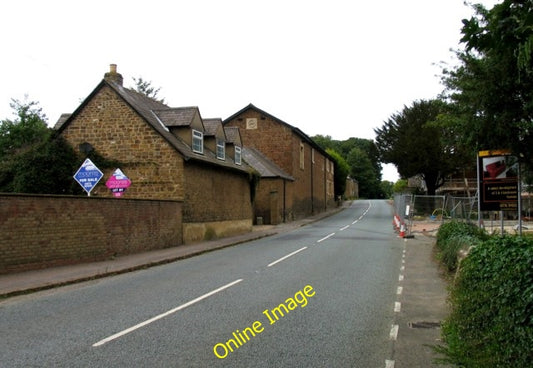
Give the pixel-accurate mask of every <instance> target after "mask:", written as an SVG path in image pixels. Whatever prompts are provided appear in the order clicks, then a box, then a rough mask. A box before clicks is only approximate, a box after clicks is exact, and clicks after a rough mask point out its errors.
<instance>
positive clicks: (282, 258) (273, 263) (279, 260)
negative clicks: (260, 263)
mask: <svg viewBox="0 0 533 368" xmlns="http://www.w3.org/2000/svg"><path fill="white" fill-rule="evenodd" d="M304 249H307V247H303V248H300V249H298V250H295V251H294V252H292V253H290V254H287V255H286V256H285V257H281V258H280V259H278V260H276V261H274V262H272V263H270V264H268V265H267V267H272V266H274V265H275V264H276V263H279V262H281V261H283V260H285V259H287V258H289V257H291V256H293V255H295V254H296V253H298V252H301V251H302V250H304Z"/></svg>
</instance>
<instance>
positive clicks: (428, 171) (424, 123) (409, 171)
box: [374, 100, 456, 195]
mask: <svg viewBox="0 0 533 368" xmlns="http://www.w3.org/2000/svg"><path fill="white" fill-rule="evenodd" d="M443 113H446V105H445V104H444V103H443V102H442V101H440V100H429V101H424V100H421V101H416V102H414V103H413V105H412V106H410V107H407V106H406V107H404V109H403V111H402V112H400V113H396V114H393V115H392V116H391V117H390V118H389V119H388V120H387V121H386V122H385V123H384V124H383V126H382V127H381V128H377V129H374V131H375V132H376V146H377V148H378V150H379V153H380V155H381V159H382V161H383V162H386V163H392V164H394V165H396V168H397V169H398V173H399V174H400V176H402V177H404V178H409V177H412V176H416V175H420V176H421V177H422V178H423V179H424V180H425V183H426V187H427V192H428V194H430V195H434V194H435V191H436V189H437V188H439V187H440V186H441V185H442V184H444V181H445V178H446V176H448V175H449V174H451V173H453V172H454V171H455V170H456V167H455V166H456V163H455V161H454V147H451V146H448V145H445V144H443V140H442V137H443V136H444V129H443V128H442V127H440V126H438V125H436V124H435V123H434V122H435V121H436V120H437V117H438V116H439V114H443Z"/></svg>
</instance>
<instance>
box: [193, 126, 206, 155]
mask: <svg viewBox="0 0 533 368" xmlns="http://www.w3.org/2000/svg"><path fill="white" fill-rule="evenodd" d="M192 150H193V152H196V153H204V134H203V133H202V132H199V131H197V130H194V129H193V131H192Z"/></svg>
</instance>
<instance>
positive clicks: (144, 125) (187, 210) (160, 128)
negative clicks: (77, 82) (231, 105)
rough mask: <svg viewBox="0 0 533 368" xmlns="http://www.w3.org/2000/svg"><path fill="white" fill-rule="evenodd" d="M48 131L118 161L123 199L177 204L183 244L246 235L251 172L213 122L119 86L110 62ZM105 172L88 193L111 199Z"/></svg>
mask: <svg viewBox="0 0 533 368" xmlns="http://www.w3.org/2000/svg"><path fill="white" fill-rule="evenodd" d="M56 129H57V130H58V132H59V134H61V135H62V136H63V137H64V138H65V139H66V140H67V141H68V142H69V143H70V144H71V145H72V146H73V147H74V148H81V149H83V150H85V151H86V150H87V149H89V150H95V151H96V152H98V153H99V154H100V155H102V156H103V157H105V158H109V159H112V160H116V161H118V162H120V163H121V167H120V169H121V170H122V171H123V172H124V173H125V174H126V175H127V176H128V177H129V179H130V180H131V181H132V185H131V186H130V187H129V188H128V189H127V192H126V194H125V196H126V197H127V198H130V199H131V198H139V199H154V200H157V199H164V200H177V201H182V202H183V205H182V208H183V214H182V218H183V224H182V234H183V242H184V243H190V242H194V241H198V240H202V239H206V238H211V237H222V236H229V235H234V234H238V233H243V232H247V231H250V230H251V227H252V217H253V214H252V198H251V195H252V188H251V185H250V183H251V180H250V178H251V172H252V168H251V167H250V166H248V165H247V164H246V163H245V162H244V161H243V160H242V158H241V154H242V146H241V143H240V139H239V140H235V139H233V140H228V138H227V136H226V130H225V129H224V127H223V125H222V121H221V119H206V120H204V119H202V116H201V115H200V111H199V109H198V108H197V107H181V108H171V107H169V106H167V105H165V104H163V103H161V102H158V101H156V100H154V99H151V98H149V97H147V96H145V95H143V94H140V93H137V92H136V91H134V90H131V89H128V88H125V87H124V86H123V78H122V76H121V75H120V74H119V73H117V70H116V65H113V64H112V65H111V68H110V71H109V72H108V73H106V74H105V76H104V79H103V80H102V81H101V82H100V83H99V84H98V85H97V86H96V88H95V89H94V90H93V91H92V92H91V93H90V94H89V96H88V97H87V98H86V99H85V100H84V101H83V102H82V103H81V105H80V106H79V107H78V108H77V109H76V110H75V111H74V112H73V113H72V114H69V115H62V117H61V118H60V120H59V121H58V123H57V124H56ZM232 134H233V135H235V133H234V132H232ZM111 172H112V170H109V172H104V174H105V177H104V180H102V181H101V183H100V184H98V186H97V187H96V188H95V189H94V190H93V191H92V192H91V195H94V196H106V197H110V196H111V193H110V192H109V191H108V190H107V188H106V187H105V185H104V184H103V182H105V179H106V178H108V177H109V176H110V174H111ZM117 200H120V199H117Z"/></svg>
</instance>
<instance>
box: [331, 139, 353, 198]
mask: <svg viewBox="0 0 533 368" xmlns="http://www.w3.org/2000/svg"><path fill="white" fill-rule="evenodd" d="M326 152H327V153H328V154H329V155H330V156H331V157H332V158H333V160H334V164H335V171H334V173H335V178H334V192H335V198H337V197H339V196H343V195H344V192H345V191H346V178H347V177H348V174H349V173H350V166H349V165H348V163H347V162H346V160H345V159H344V158H343V157H342V156H341V155H340V154H339V153H338V152H337V151H335V150H333V149H332V148H328V149H326Z"/></svg>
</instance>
